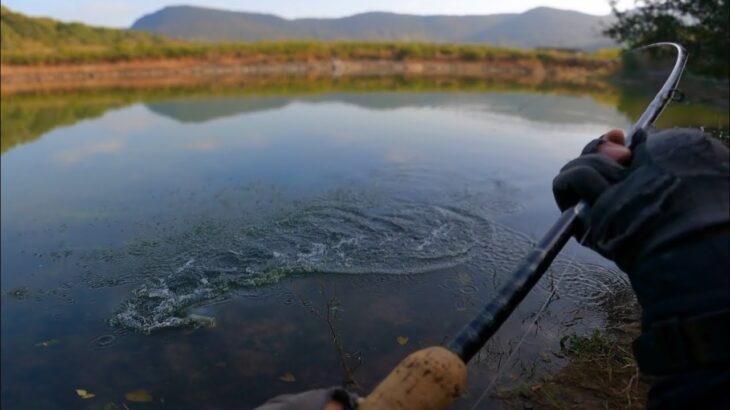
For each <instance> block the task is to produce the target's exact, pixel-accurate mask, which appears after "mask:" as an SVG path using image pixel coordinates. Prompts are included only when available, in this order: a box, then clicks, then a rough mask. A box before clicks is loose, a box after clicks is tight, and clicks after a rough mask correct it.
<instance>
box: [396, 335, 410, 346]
mask: <svg viewBox="0 0 730 410" xmlns="http://www.w3.org/2000/svg"><path fill="white" fill-rule="evenodd" d="M397 340H398V344H399V345H401V346H405V345H406V344H408V338H407V337H405V336H398V338H397Z"/></svg>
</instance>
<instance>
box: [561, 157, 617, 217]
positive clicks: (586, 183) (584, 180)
mask: <svg viewBox="0 0 730 410" xmlns="http://www.w3.org/2000/svg"><path fill="white" fill-rule="evenodd" d="M611 185H612V184H611V182H610V181H608V180H607V179H606V178H605V177H604V176H603V175H601V173H599V172H598V171H597V170H596V169H595V168H592V167H590V166H575V167H572V168H570V169H568V170H566V171H564V172H561V173H560V174H558V176H557V177H555V179H554V180H553V195H554V196H555V201H556V202H557V203H558V207H559V208H560V210H561V211H564V210H566V209H567V208H569V207H571V206H573V205H575V204H577V203H578V202H579V201H581V200H585V201H587V202H588V203H589V204H592V203H594V202H595V201H596V199H597V198H598V197H599V196H601V194H602V193H603V192H604V191H605V190H606V189H608V188H609V187H610V186H611Z"/></svg>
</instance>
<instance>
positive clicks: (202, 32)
mask: <svg viewBox="0 0 730 410" xmlns="http://www.w3.org/2000/svg"><path fill="white" fill-rule="evenodd" d="M609 21H612V17H611V16H593V15H589V14H584V13H579V12H576V11H568V10H558V9H553V8H547V7H539V8H535V9H532V10H529V11H526V12H524V13H520V14H492V15H482V16H416V15H407V14H395V13H384V12H372V13H363V14H357V15H354V16H350V17H343V18H321V19H318V18H302V19H293V20H289V19H284V18H281V17H278V16H275V15H271V14H260V13H246V12H234V11H226V10H215V9H208V8H201V7H192V6H173V7H165V8H163V9H161V10H159V11H157V12H155V13H152V14H148V15H146V16H143V17H142V18H140V19H139V20H137V21H135V22H134V24H133V25H132V27H131V28H132V29H133V30H139V31H146V32H150V33H157V34H163V35H166V36H170V37H175V38H180V39H187V40H199V41H241V40H242V41H260V40H294V39H297V40H362V41H419V42H449V43H487V44H494V45H501V46H512V47H524V48H537V47H550V48H571V49H583V50H595V49H597V48H601V47H612V46H615V43H614V42H613V41H612V40H610V39H608V38H606V37H604V36H603V35H602V34H601V30H602V27H603V26H605V25H606V24H607V22H609Z"/></svg>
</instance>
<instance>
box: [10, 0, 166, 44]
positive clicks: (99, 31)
mask: <svg viewBox="0 0 730 410" xmlns="http://www.w3.org/2000/svg"><path fill="white" fill-rule="evenodd" d="M168 42H169V40H166V39H163V38H162V37H160V36H157V35H152V34H149V33H142V32H138V31H130V30H118V29H111V28H101V27H92V26H87V25H85V24H81V23H63V22H60V21H56V20H53V19H49V18H43V17H28V16H25V15H23V14H20V13H16V12H13V11H11V10H10V9H8V8H7V7H4V6H0V49H2V51H11V52H12V51H22V52H43V51H48V52H55V51H57V50H58V49H59V48H76V49H83V48H88V49H95V48H99V47H130V46H154V45H159V44H163V43H168Z"/></svg>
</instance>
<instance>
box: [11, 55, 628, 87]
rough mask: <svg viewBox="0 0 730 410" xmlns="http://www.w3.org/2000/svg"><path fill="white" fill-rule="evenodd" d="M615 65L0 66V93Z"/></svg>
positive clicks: (582, 73) (507, 75)
mask: <svg viewBox="0 0 730 410" xmlns="http://www.w3.org/2000/svg"><path fill="white" fill-rule="evenodd" d="M614 64H615V63H612V62H604V61H595V62H590V63H586V62H585V61H579V60H576V61H571V60H566V61H564V62H561V63H559V64H558V63H555V62H544V61H542V60H539V59H530V58H525V59H509V60H507V59H505V60H494V61H479V62H469V61H453V60H450V61H448V60H447V61H443V60H421V61H410V60H404V61H394V60H339V59H328V60H308V61H276V60H274V61H266V60H251V59H243V58H241V59H236V58H220V59H215V60H200V59H194V58H189V59H163V60H137V61H125V62H115V63H104V62H102V63H88V64H60V65H8V64H4V65H2V66H1V67H0V68H1V70H2V72H1V74H0V80H1V83H2V93H3V94H8V93H18V92H27V91H38V90H62V89H65V90H69V89H85V88H108V87H155V86H170V85H173V84H180V83H187V84H189V83H199V82H211V81H232V80H231V79H237V80H238V81H240V80H241V79H245V78H260V77H274V76H276V77H282V76H283V77H312V78H324V77H340V76H347V77H371V76H411V77H449V78H453V77H462V78H490V79H494V78H499V79H504V80H505V81H511V82H524V83H533V84H535V83H541V82H545V81H548V80H549V81H550V82H555V83H570V84H582V83H585V82H587V81H588V80H589V79H590V78H591V77H595V76H597V75H602V74H607V73H609V72H610V71H611V70H613V69H614V68H615V66H614Z"/></svg>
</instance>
